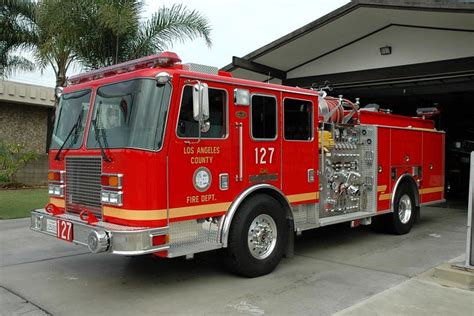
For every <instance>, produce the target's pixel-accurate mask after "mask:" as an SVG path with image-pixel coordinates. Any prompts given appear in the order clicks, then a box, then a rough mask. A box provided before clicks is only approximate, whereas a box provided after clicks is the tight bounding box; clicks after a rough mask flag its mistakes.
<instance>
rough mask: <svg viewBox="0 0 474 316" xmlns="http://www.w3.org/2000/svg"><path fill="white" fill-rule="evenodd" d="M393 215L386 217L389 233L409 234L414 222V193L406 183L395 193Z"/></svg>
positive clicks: (415, 210)
mask: <svg viewBox="0 0 474 316" xmlns="http://www.w3.org/2000/svg"><path fill="white" fill-rule="evenodd" d="M393 203H394V204H393V213H391V214H388V215H389V216H388V217H387V220H388V225H387V228H388V229H389V232H391V233H393V234H396V235H404V234H407V233H408V232H410V230H411V228H412V227H413V224H414V223H415V220H416V212H417V209H416V205H415V193H414V192H413V190H412V189H411V188H410V186H408V185H407V184H406V183H404V184H402V186H401V187H400V188H399V189H398V190H397V192H395V198H394V199H393Z"/></svg>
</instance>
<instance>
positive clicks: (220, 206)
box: [103, 202, 231, 220]
mask: <svg viewBox="0 0 474 316" xmlns="http://www.w3.org/2000/svg"><path fill="white" fill-rule="evenodd" d="M230 204H231V202H224V203H215V204H205V205H197V206H185V207H177V208H172V209H170V218H177V217H185V216H193V215H199V214H204V213H216V212H225V211H227V209H228V208H229V206H230ZM103 211H104V215H105V216H111V217H117V218H122V219H130V220H161V219H166V210H165V209H163V210H126V209H120V208H115V207H110V206H104V209H103Z"/></svg>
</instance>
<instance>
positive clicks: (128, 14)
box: [77, 0, 212, 69]
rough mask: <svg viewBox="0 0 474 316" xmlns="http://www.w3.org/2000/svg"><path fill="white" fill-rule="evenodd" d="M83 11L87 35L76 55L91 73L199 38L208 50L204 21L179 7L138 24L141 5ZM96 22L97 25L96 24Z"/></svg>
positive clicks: (125, 0) (125, 2)
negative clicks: (86, 20) (91, 70)
mask: <svg viewBox="0 0 474 316" xmlns="http://www.w3.org/2000/svg"><path fill="white" fill-rule="evenodd" d="M106 3H107V4H105V5H104V4H99V5H97V6H96V7H93V6H89V7H88V8H87V15H88V16H95V18H92V19H89V20H88V22H89V23H90V25H89V26H88V30H89V32H87V33H86V34H84V38H83V40H82V41H81V44H82V45H80V47H78V49H77V55H78V58H79V59H80V61H81V63H82V64H83V65H84V66H85V67H87V68H90V69H95V68H99V67H103V66H108V65H111V64H116V63H119V62H123V61H127V60H130V59H135V58H139V57H143V56H147V55H151V54H155V53H156V52H159V51H163V50H166V49H167V48H169V47H170V46H171V45H172V44H173V43H174V42H176V41H179V42H184V41H186V40H195V39H197V38H199V37H201V38H203V39H204V40H205V42H206V44H207V45H208V46H211V44H212V41H211V38H210V33H211V27H210V25H209V22H208V21H207V19H206V18H205V17H204V16H203V15H201V14H200V13H199V12H197V11H195V10H189V9H188V8H186V7H185V6H183V5H173V6H171V7H164V6H163V7H161V8H160V9H159V10H158V11H157V12H155V13H154V14H153V15H152V16H151V18H150V19H148V20H145V21H140V19H139V16H140V13H141V11H142V9H143V2H142V1H134V0H118V1H117V0H115V1H111V0H109V1H106ZM98 21H99V22H98Z"/></svg>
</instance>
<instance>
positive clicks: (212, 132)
mask: <svg viewBox="0 0 474 316" xmlns="http://www.w3.org/2000/svg"><path fill="white" fill-rule="evenodd" d="M226 106H227V93H226V92H225V91H224V90H220V89H212V88H209V123H210V128H209V130H208V131H206V132H204V131H201V137H202V138H225V137H226V135H227V123H226V121H227V120H226V112H227V111H226ZM177 134H178V136H179V137H183V138H196V137H199V122H198V121H195V120H194V118H193V87H192V86H186V87H185V88H184V91H183V97H182V99H181V110H180V113H179V120H178V127H177Z"/></svg>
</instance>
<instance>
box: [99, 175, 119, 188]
mask: <svg viewBox="0 0 474 316" xmlns="http://www.w3.org/2000/svg"><path fill="white" fill-rule="evenodd" d="M101 183H102V186H104V187H110V188H116V189H121V188H122V175H121V174H103V175H102V176H101Z"/></svg>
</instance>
